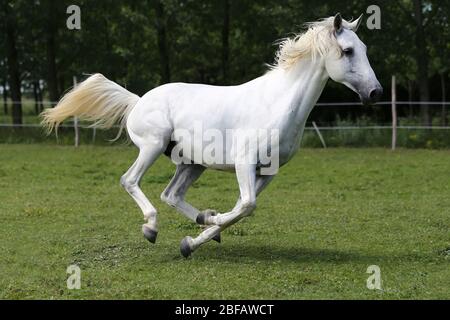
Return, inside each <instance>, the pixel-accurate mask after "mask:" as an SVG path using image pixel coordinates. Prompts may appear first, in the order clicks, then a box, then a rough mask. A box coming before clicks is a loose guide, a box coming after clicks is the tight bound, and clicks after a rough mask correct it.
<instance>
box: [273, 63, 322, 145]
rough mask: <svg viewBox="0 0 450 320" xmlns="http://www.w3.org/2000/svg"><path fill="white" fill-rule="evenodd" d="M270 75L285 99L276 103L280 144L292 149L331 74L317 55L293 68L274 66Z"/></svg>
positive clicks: (297, 141) (275, 92)
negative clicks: (314, 59)
mask: <svg viewBox="0 0 450 320" xmlns="http://www.w3.org/2000/svg"><path fill="white" fill-rule="evenodd" d="M271 76H272V79H271V80H270V81H272V82H273V83H274V84H275V85H274V87H273V93H274V94H276V95H278V97H282V98H281V99H282V102H281V103H279V104H277V108H278V110H277V113H278V114H279V115H280V131H281V132H280V144H282V145H284V146H285V148H287V149H289V150H288V151H286V152H289V153H291V152H294V151H295V150H294V149H295V146H296V145H298V144H299V142H300V139H301V136H302V133H303V130H304V127H305V124H306V120H307V118H308V115H309V114H310V112H311V110H312V109H313V108H314V105H315V104H316V103H317V100H318V99H319V97H320V95H321V93H322V91H323V89H324V87H325V84H326V82H327V80H328V74H327V72H326V70H325V66H324V62H323V60H321V59H318V60H316V61H311V60H303V61H299V62H298V63H297V65H295V66H293V67H292V68H291V69H290V70H274V71H273V75H271ZM283 140H284V141H283Z"/></svg>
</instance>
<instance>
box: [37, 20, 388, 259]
mask: <svg viewBox="0 0 450 320" xmlns="http://www.w3.org/2000/svg"><path fill="white" fill-rule="evenodd" d="M360 22H361V17H360V18H358V19H357V20H355V21H353V22H348V21H345V20H343V19H342V17H341V15H340V14H337V15H336V16H335V17H330V18H326V19H323V20H320V21H318V22H313V23H309V24H308V29H307V30H306V31H305V32H304V33H302V34H298V35H297V36H295V37H293V38H287V39H284V40H282V41H281V43H280V47H279V49H278V52H277V55H276V62H275V64H274V65H272V66H271V68H270V70H269V71H268V72H267V73H266V74H264V75H263V76H261V77H259V78H256V79H254V80H252V81H250V82H247V83H244V84H241V85H237V86H226V87H225V86H210V85H203V84H186V83H170V84H165V85H162V86H160V87H157V88H155V89H153V90H151V91H149V92H147V93H146V94H145V95H144V96H142V97H139V96H137V95H135V94H133V93H131V92H129V91H127V90H126V89H124V88H123V87H121V86H119V85H118V84H117V83H115V82H113V81H110V80H108V79H106V78H105V77H104V76H102V75H100V74H95V75H92V76H90V77H89V78H88V79H86V80H85V81H84V82H82V83H81V84H80V85H79V86H77V87H76V88H73V89H72V91H70V92H69V93H67V94H66V95H65V96H64V97H63V98H62V99H61V101H60V102H59V104H58V105H57V106H56V107H55V108H53V109H47V110H45V111H44V113H43V121H42V123H43V125H44V126H45V127H46V128H47V129H48V130H49V132H50V131H51V130H52V129H54V128H57V127H58V125H59V124H60V123H61V122H62V121H64V119H66V118H68V117H71V116H77V117H79V118H80V119H84V120H88V121H94V124H93V125H92V126H94V127H99V128H111V127H112V126H113V125H114V124H115V123H116V122H120V123H121V129H122V128H124V127H125V128H126V130H127V132H128V135H129V137H130V139H131V140H132V142H133V143H134V144H135V145H136V146H137V147H138V148H139V156H138V158H137V159H136V161H135V162H134V164H133V165H132V166H131V167H130V169H129V170H128V171H127V172H126V173H125V174H124V175H123V176H122V178H121V179H120V182H121V184H122V186H123V187H124V188H125V190H126V191H127V192H128V193H129V194H130V195H131V197H132V198H133V199H134V200H135V201H136V203H137V205H138V206H139V207H140V209H141V210H142V213H143V214H144V219H145V221H146V223H145V224H144V225H143V226H142V230H143V233H144V236H145V237H146V238H147V239H148V240H149V241H150V242H152V243H155V241H156V236H157V233H158V226H157V211H156V209H155V207H154V206H153V205H152V204H151V203H150V201H149V200H148V199H147V197H146V196H145V195H144V193H143V192H142V190H141V189H140V187H139V183H140V181H141V178H142V176H143V175H144V173H145V172H146V170H147V169H148V168H149V167H150V166H151V165H152V164H153V163H154V161H155V160H156V159H157V158H158V157H159V156H160V155H161V154H163V153H165V154H168V155H169V154H171V152H172V151H173V149H174V148H175V147H176V146H177V145H179V144H180V143H181V141H180V139H178V138H177V136H176V134H175V133H176V132H177V130H187V131H188V132H193V130H194V126H195V123H197V124H198V123H200V124H201V125H202V126H203V128H205V129H211V130H216V132H217V131H218V132H219V133H223V134H224V135H225V132H227V130H239V129H265V130H276V131H277V132H278V141H276V142H277V145H274V142H273V141H271V145H270V146H269V147H270V148H271V149H272V150H275V149H276V150H277V156H278V161H279V165H280V166H282V165H284V164H285V163H287V162H288V161H289V159H291V158H292V156H293V155H294V154H295V152H296V151H297V150H298V149H299V145H300V141H301V137H302V135H303V131H304V128H305V124H306V120H307V118H308V115H309V114H310V112H311V110H312V108H313V107H314V105H315V104H316V102H317V100H318V99H319V97H320V95H321V93H322V91H323V89H324V87H325V84H326V83H327V81H328V79H329V78H331V79H332V80H334V81H336V82H339V83H343V84H344V85H346V86H347V87H349V88H350V89H352V90H353V91H355V92H356V93H358V95H359V97H360V99H361V101H362V102H363V104H370V103H374V102H376V101H378V100H379V99H380V97H381V95H382V92H383V89H382V87H381V85H380V83H379V82H378V80H377V78H376V76H375V74H374V72H373V70H372V68H371V66H370V64H369V61H368V58H367V55H366V46H365V45H364V43H363V42H361V40H360V39H359V38H358V36H357V35H356V33H355V32H356V30H357V29H358V26H359V25H360ZM185 142H186V141H185ZM185 147H186V145H185ZM204 148H205V146H204V144H201V143H200V144H198V143H193V142H192V143H191V144H188V145H187V149H189V150H192V151H194V153H195V152H199V153H200V154H202V153H203V152H204V151H205V150H204ZM233 148H234V149H236V145H233V143H226V144H224V145H223V148H222V150H218V152H219V153H222V154H223V155H226V156H227V158H228V159H231V160H230V161H227V163H211V162H208V161H202V160H201V159H198V158H195V157H191V156H189V154H190V153H189V152H187V149H186V148H184V149H183V150H182V153H183V155H182V156H183V159H184V160H187V161H182V162H181V163H177V168H176V172H175V175H174V177H173V178H172V180H171V181H170V183H169V185H168V186H167V188H166V189H165V190H164V191H163V193H162V194H161V199H162V200H163V201H165V202H166V203H168V204H169V205H170V206H172V207H174V208H176V209H177V210H178V211H180V212H181V213H182V214H184V215H185V216H186V217H187V218H189V219H191V220H192V221H194V222H196V223H198V224H200V225H201V226H202V227H203V231H202V232H201V233H200V235H199V236H197V237H196V238H192V237H185V238H184V239H183V240H182V241H181V247H180V249H181V253H182V255H183V256H185V257H188V256H189V255H191V253H192V252H193V251H194V250H196V249H197V248H198V247H199V246H200V245H202V244H204V243H205V242H207V241H209V240H211V239H215V240H217V241H219V240H220V232H221V231H222V230H224V229H225V228H227V227H229V226H230V225H232V224H234V223H236V222H237V221H239V220H240V219H242V218H243V217H245V216H248V215H250V214H251V213H252V212H253V210H254V209H255V207H256V197H257V195H258V194H259V193H260V192H261V191H262V190H263V189H264V188H265V187H266V186H267V185H268V184H269V183H270V181H271V180H272V179H273V177H274V175H275V173H273V174H262V173H261V169H262V167H261V164H260V162H259V161H258V155H259V153H258V152H259V151H260V150H258V148H259V147H257V148H245V146H244V147H243V148H241V149H238V150H234V151H233ZM216 152H217V150H216ZM248 159H253V160H256V161H247V160H248ZM244 160H245V161H244ZM206 168H212V169H218V170H227V171H233V172H235V173H236V177H237V181H238V184H239V190H240V197H239V199H238V201H237V203H236V205H235V206H234V208H233V209H232V210H231V211H229V212H226V213H216V212H215V211H213V210H205V211H200V210H198V209H196V208H194V207H193V206H192V205H190V204H189V203H187V202H186V201H185V200H184V196H185V194H186V192H187V190H188V188H189V187H190V186H191V185H192V184H193V183H194V182H195V181H196V180H197V179H198V178H199V177H200V175H201V174H202V173H203V172H204V171H205V169H206Z"/></svg>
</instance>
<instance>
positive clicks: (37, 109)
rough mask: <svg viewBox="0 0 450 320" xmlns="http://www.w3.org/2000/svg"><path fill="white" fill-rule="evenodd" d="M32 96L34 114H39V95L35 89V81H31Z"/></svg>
mask: <svg viewBox="0 0 450 320" xmlns="http://www.w3.org/2000/svg"><path fill="white" fill-rule="evenodd" d="M33 96H34V112H35V113H36V114H37V115H38V114H39V94H38V88H37V81H36V80H34V81H33Z"/></svg>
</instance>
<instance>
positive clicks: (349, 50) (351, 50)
mask: <svg viewBox="0 0 450 320" xmlns="http://www.w3.org/2000/svg"><path fill="white" fill-rule="evenodd" d="M344 54H345V55H346V56H352V55H353V48H347V49H344Z"/></svg>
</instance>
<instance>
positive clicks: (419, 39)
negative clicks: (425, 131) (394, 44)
mask: <svg viewBox="0 0 450 320" xmlns="http://www.w3.org/2000/svg"><path fill="white" fill-rule="evenodd" d="M422 10H423V6H422V0H414V11H415V14H414V16H415V20H416V48H417V56H416V60H417V81H418V84H419V93H420V101H421V102H428V101H429V100H430V89H429V86H428V60H429V59H428V53H427V48H426V41H425V31H424V27H423V16H422ZM420 114H421V117H422V123H423V125H426V126H430V125H431V115H430V107H429V105H427V104H423V105H421V106H420Z"/></svg>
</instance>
